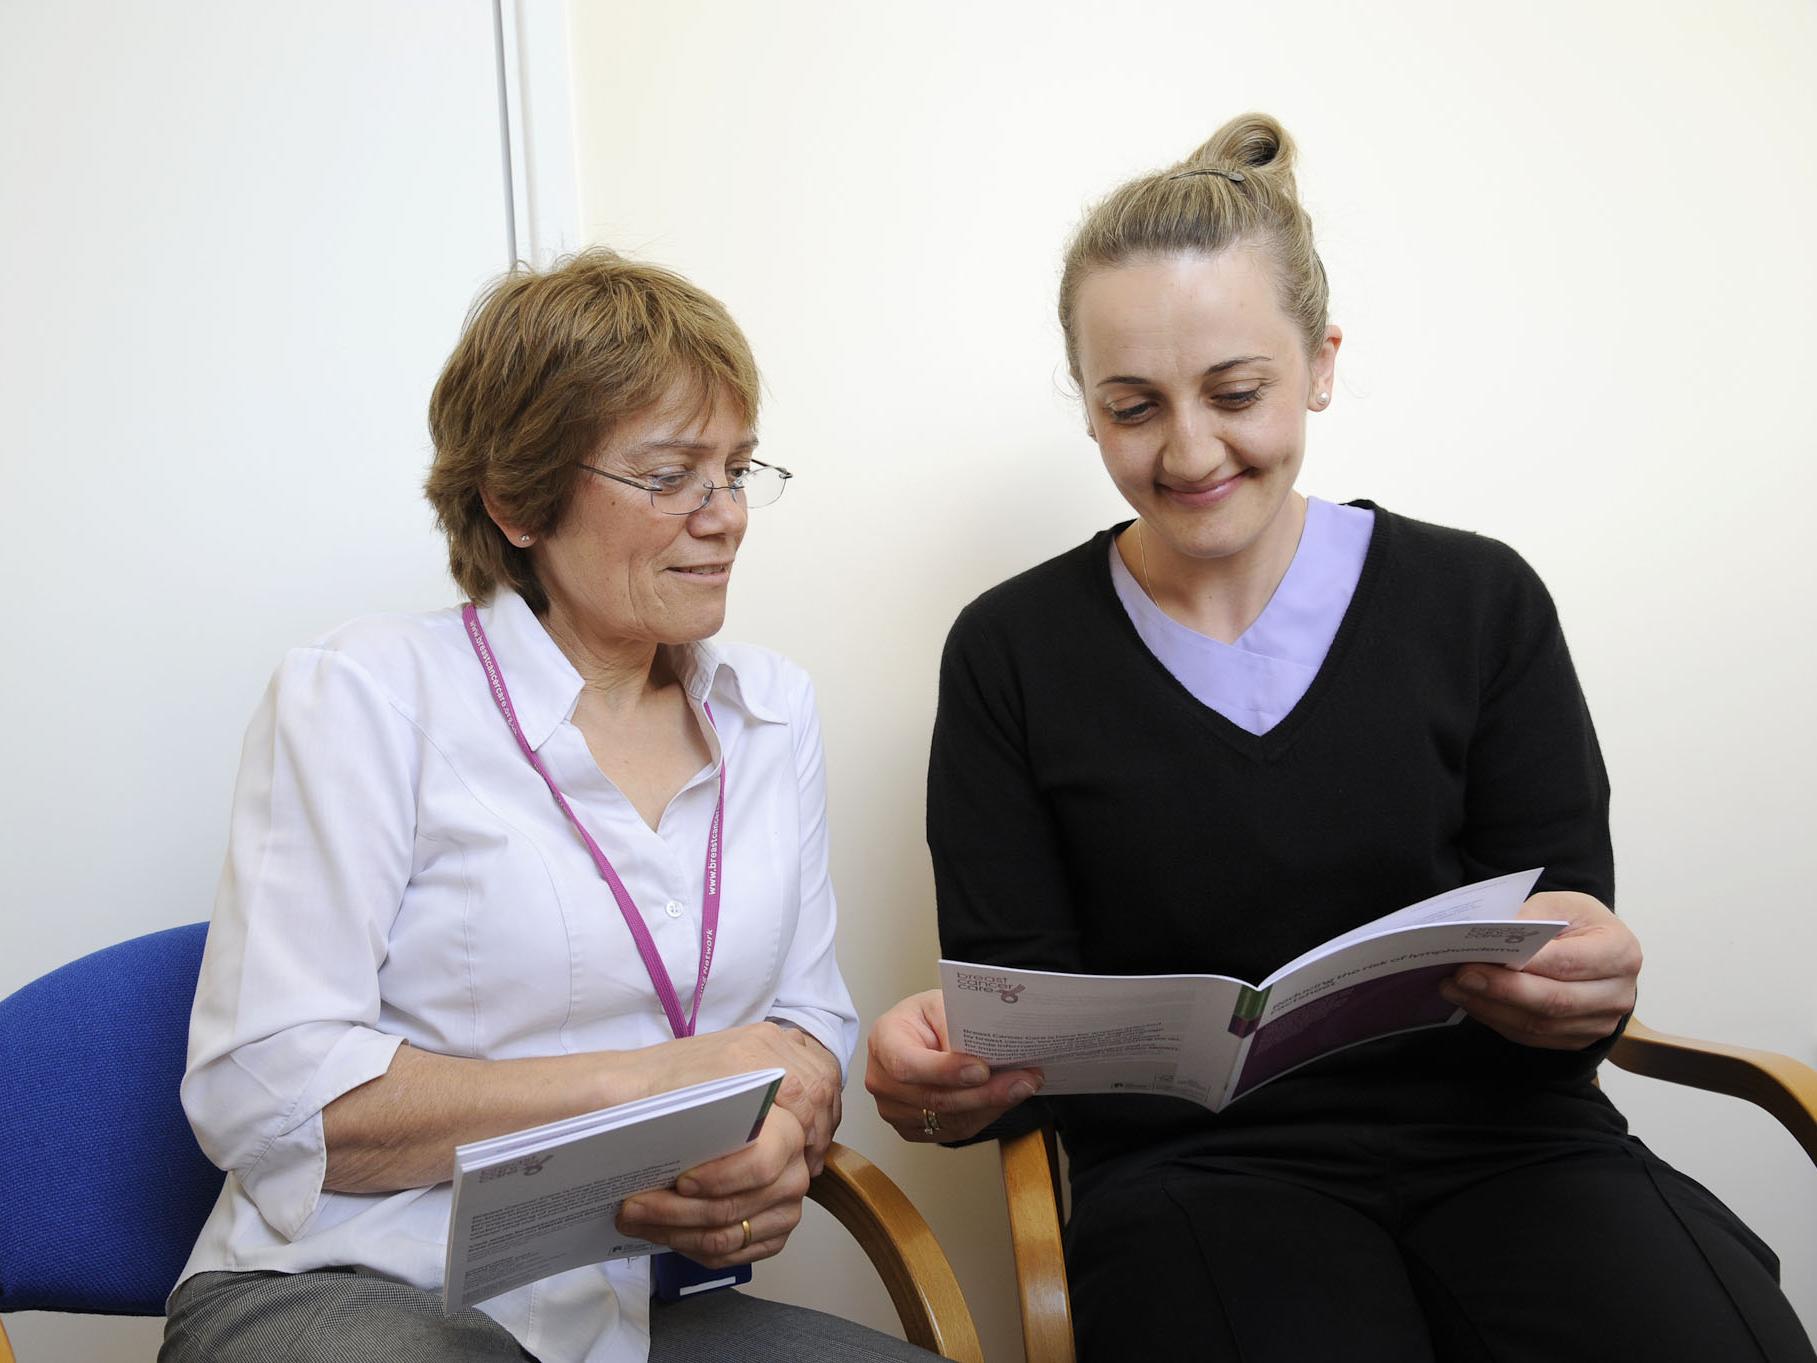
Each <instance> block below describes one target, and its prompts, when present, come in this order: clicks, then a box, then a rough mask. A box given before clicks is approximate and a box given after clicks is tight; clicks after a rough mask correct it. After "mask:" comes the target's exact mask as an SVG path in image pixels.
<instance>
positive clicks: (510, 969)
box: [183, 590, 858, 1363]
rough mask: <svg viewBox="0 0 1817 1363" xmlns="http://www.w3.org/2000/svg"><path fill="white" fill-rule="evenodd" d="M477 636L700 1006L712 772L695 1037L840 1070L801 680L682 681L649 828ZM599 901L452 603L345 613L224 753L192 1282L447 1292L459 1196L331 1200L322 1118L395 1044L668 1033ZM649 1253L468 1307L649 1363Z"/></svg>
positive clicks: (563, 1343) (500, 606) (518, 1327)
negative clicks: (656, 814)
mask: <svg viewBox="0 0 1817 1363" xmlns="http://www.w3.org/2000/svg"><path fill="white" fill-rule="evenodd" d="M480 619H481V622H482V623H483V624H484V626H485V628H486V633H487V635H488V636H489V638H490V639H491V643H492V648H493V651H494V652H495V653H496V654H497V657H498V663H499V666H500V668H501V670H502V672H503V674H504V677H505V682H506V685H507V686H508V687H509V688H510V691H511V697H512V701H513V704H514V705H515V707H516V710H517V715H518V720H519V722H520V724H521V725H522V726H523V730H524V735H525V737H526V739H527V740H528V741H529V742H530V744H531V746H532V747H534V748H535V749H536V750H537V753H538V755H539V756H540V757H541V758H542V760H543V762H544V763H545V764H546V765H547V766H548V768H549V771H550V774H551V775H552V776H553V777H554V778H555V781H556V783H557V784H558V785H559V786H560V787H561V789H562V793H563V794H564V795H566V796H567V798H568V801H569V803H570V804H571V805H572V806H573V807H574V811H575V814H576V815H577V816H578V817H579V818H580V819H581V820H582V822H583V823H585V825H586V826H587V829H588V831H589V832H591V833H592V835H593V837H594V838H595V839H596V840H597V841H598V842H599V844H600V846H601V847H602V848H603V849H604V850H605V852H606V855H607V856H609V857H610V858H611V859H612V864H613V866H614V868H615V869H616V870H617V871H618V873H619V876H620V877H621V879H622V880H623V881H624V883H625V886H626V888H627V889H628V890H629V891H630V893H631V896H632V898H633V899H634V900H635V902H636V903H637V906H638V908H639V910H640V911H641V913H642V915H643V919H644V922H645V923H646V924H647V925H648V927H649V929H650V934H651V936H652V937H653V938H654V940H655V942H656V946H657V949H658V951H659V952H660V953H661V955H662V959H663V962H664V964H665V965H666V966H667V967H668V971H669V976H670V978H671V979H672V980H673V981H674V982H675V986H676V990H677V992H678V994H680V996H681V998H682V1006H683V1009H684V1011H685V1010H686V1009H687V1007H688V1006H689V1004H690V1003H691V1001H692V1000H691V996H692V993H693V986H694V980H695V977H696V974H697V972H698V969H699V960H700V955H699V953H700V909H701V892H702V888H703V886H702V880H703V877H704V874H705V854H706V840H707V829H708V825H709V823H710V821H711V819H712V814H713V808H714V804H715V802H716V799H717V794H718V785H717V782H718V773H719V769H720V764H721V763H722V762H724V763H725V764H726V768H725V770H726V813H725V826H724V830H723V838H724V882H723V891H722V893H723V900H722V905H721V910H720V913H721V917H720V928H719V938H718V944H717V947H716V949H715V952H714V957H713V973H712V976H711V978H710V979H709V981H708V984H707V989H706V995H705V998H704V1000H703V1002H702V1004H701V1015H700V1022H699V1027H698V1030H699V1031H701V1032H709V1031H717V1030H721V1029H723V1028H728V1027H736V1026H740V1025H742V1024H745V1023H750V1022H757V1021H760V1020H761V1019H763V1018H765V1017H775V1018H779V1019H782V1020H785V1021H789V1022H793V1023H795V1024H797V1025H799V1026H800V1027H802V1028H803V1029H805V1030H806V1031H807V1032H809V1033H810V1034H811V1035H813V1036H814V1037H815V1038H816V1039H817V1040H819V1041H820V1042H821V1043H822V1044H824V1045H825V1046H826V1048H827V1049H828V1050H829V1051H831V1052H832V1053H833V1054H834V1055H835V1056H837V1057H839V1060H840V1064H841V1068H842V1069H843V1067H844V1065H845V1064H846V1063H847V1062H848V1061H849V1059H850V1057H851V1054H852V1049H853V1047H854V1045H855V1044H856V1042H857V1038H858V1019H857V1015H856V1013H855V1012H854V1010H853V1007H852V1001H851V996H850V995H849V994H848V993H847V992H846V988H845V984H844V983H843V981H842V980H841V979H840V976H839V967H838V964H837V962H836V961H835V960H834V957H833V927H834V914H835V907H834V901H833V889H832V885H831V884H830V883H829V880H828V876H827V831H826V792H825V778H824V768H823V765H822V757H821V748H820V730H819V722H818V719H817V717H816V714H815V710H814V696H813V688H812V686H811V684H810V683H809V681H808V679H807V676H806V674H804V673H803V672H802V671H801V670H800V669H799V668H797V667H796V666H794V665H793V664H792V663H790V662H788V661H787V660H785V659H783V658H781V657H779V656H778V655H776V654H774V653H770V652H768V651H766V650H763V649H757V648H751V647H749V646H745V645H725V646H722V647H715V646H713V645H709V644H699V645H694V646H693V647H691V648H690V649H688V650H685V651H684V655H683V656H682V657H681V658H680V660H679V661H680V664H681V666H680V667H679V669H678V670H679V671H681V672H682V673H683V675H684V678H685V682H684V684H685V686H686V689H687V692H688V696H689V700H690V704H691V705H692V706H693V707H694V709H695V710H696V713H699V711H700V708H701V706H702V703H703V702H709V703H710V704H711V705H712V710H713V718H714V721H715V723H716V726H717V728H716V729H713V728H709V729H707V733H708V735H709V744H710V746H711V748H712V750H713V760H712V761H711V762H710V763H709V765H708V766H707V767H705V768H703V769H702V770H701V771H700V772H699V773H697V774H696V775H695V777H694V779H693V780H691V781H690V782H689V783H688V784H687V785H686V786H685V787H683V789H682V790H681V791H680V792H679V793H678V794H677V795H676V796H675V798H674V799H673V800H672V801H670V803H669V806H668V808H667V809H666V810H664V812H663V815H662V818H661V820H660V821H659V824H658V827H657V828H656V829H655V830H652V829H651V828H650V827H649V825H647V824H646V823H645V822H644V821H643V819H642V818H641V817H640V816H639V815H638V813H637V812H636V810H635V809H634V808H633V807H632V805H631V804H630V802H629V801H628V800H626V799H625V798H624V796H623V795H621V794H620V793H619V792H618V790H617V789H616V788H615V787H614V786H613V785H612V783H611V782H610V781H608V780H607V779H606V777H605V775H604V774H603V773H602V772H601V771H600V769H599V766H598V764H597V763H596V762H595V761H594V760H593V756H592V754H591V753H590V752H589V751H588V749H587V744H586V740H585V738H584V737H583V736H582V734H581V732H580V730H579V729H577V728H576V727H575V726H574V725H573V724H572V723H571V722H570V717H571V716H572V714H573V711H574V705H575V702H576V700H577V699H578V698H579V696H580V691H581V679H580V676H579V674H578V673H576V672H575V670H574V668H573V667H572V666H571V665H570V664H569V663H568V660H567V658H566V657H565V656H564V655H563V654H562V652H561V650H560V649H559V648H557V647H556V645H555V642H554V640H552V639H551V638H550V637H549V635H548V633H547V632H546V631H545V630H544V629H543V627H542V625H541V623H540V622H539V621H538V620H537V618H536V617H535V615H533V614H532V613H531V611H530V609H529V607H528V606H526V605H525V604H524V602H523V600H522V599H521V598H519V597H518V596H516V595H515V594H513V593H511V592H509V591H505V590H501V591H500V592H499V593H498V595H497V596H496V597H495V598H494V600H493V601H492V602H491V604H490V605H487V606H485V607H483V608H481V610H480ZM672 1038H673V1034H672V1033H671V1032H670V1030H669V1026H668V1022H667V1020H666V1019H665V1017H664V1014H663V1011H662V1007H661V1005H660V1004H659V1003H658V1002H657V999H656V993H655V990H654V988H653V987H652V986H651V983H650V979H649V976H648V974H647V973H646V972H645V969H644V965H643V961H642V959H641V958H640V957H639V956H638V953H637V948H636V945H635V943H634V942H633V940H632V937H631V933H630V931H629V929H628V928H627V927H626V925H625V923H624V921H623V919H622V917H621V916H620V913H619V910H618V907H617V905H616V903H615V902H614V900H613V898H612V894H611V891H610V890H609V889H608V887H607V886H606V884H605V882H604V881H602V880H601V879H600V876H599V872H598V870H597V869H596V868H595V867H594V864H593V862H592V860H591V858H590V857H589V856H588V854H587V851H586V848H585V846H584V844H583V843H582V842H581V840H580V838H579V837H578V836H577V835H576V834H575V832H574V830H573V828H572V826H571V825H570V824H569V823H568V822H567V820H566V819H565V818H564V816H563V815H562V813H561V810H560V809H559V807H558V806H557V805H556V803H555V801H554V799H553V798H552V797H551V796H550V794H549V790H548V787H547V786H545V785H544V784H543V781H542V778H541V777H539V776H538V775H537V774H536V772H535V770H534V769H533V768H532V767H531V766H530V764H529V762H528V761H527V760H526V759H525V758H524V755H523V753H522V752H521V751H519V749H518V747H517V744H516V741H515V740H514V739H513V738H512V736H511V732H510V730H509V729H508V728H507V727H506V725H505V722H504V720H503V718H502V717H501V716H500V714H499V712H498V710H497V708H496V707H495V705H494V703H493V701H492V697H491V693H490V691H489V689H488V687H487V685H486V680H485V674H484V673H483V671H482V670H481V667H480V664H479V661H478V659H477V658H476V657H475V656H474V654H473V650H472V646H471V644H470V643H469V641H468V638H467V634H466V631H465V629H464V628H463V627H462V624H461V619H460V613H459V611H458V610H445V611H438V612H434V613H430V614H426V615H394V616H381V617H374V618H372V619H367V620H359V621H355V622H354V623H352V624H350V625H346V626H344V627H342V628H341V629H339V630H337V631H335V632H334V633H332V634H330V635H328V636H327V637H326V638H324V639H322V640H320V641H319V642H317V643H315V644H313V645H311V646H309V647H307V648H299V649H295V650H293V651H292V652H291V653H290V654H289V656H288V657H286V658H285V660H284V662H283V665H282V666H281V667H280V668H279V669H278V672H277V675H276V676H275V677H274V678H273V680H272V683H271V687H270V689H269V691H268V692H267V693H266V696H265V700H264V703H263V704H262V705H261V706H260V708H259V711H258V713H257V715H255V716H254V718H253V721H252V724H251V727H250V728H249V729H248V731H247V735H246V747H245V752H244V754H243V756H242V759H241V767H240V775H239V781H238V784H237V786H236V788H235V791H234V803H233V820H232V827H231V832H230V836H229V843H228V854H227V864H226V867H225V869H224V870H223V872H222V876H221V886H220V891H219V894H218V896H217V899H216V902H215V910H214V918H213V921H212V923H211V925H210V928H209V933H208V947H207V950H206V952H205V953H204V955H203V959H202V974H201V981H200V984H199V986H198V988H197V991H196V1001H195V1009H194V1012H193V1014H192V1017H191V1020H190V1035H189V1067H188V1072H187V1073H186V1074H185V1076H184V1079H183V1105H184V1108H185V1109H186V1110H187V1112H188V1113H189V1119H190V1122H191V1124H192V1125H193V1126H194V1127H195V1130H196V1136H197V1138H198V1139H199V1140H200V1142H201V1144H202V1148H203V1150H205V1151H206V1152H207V1153H208V1156H209V1158H211V1159H212V1160H213V1161H214V1162H215V1163H216V1164H218V1165H220V1166H221V1167H222V1168H224V1169H226V1170H227V1171H228V1174H227V1180H226V1184H225V1186H224V1187H223V1188H222V1190H221V1196H220V1200H219V1201H218V1202H217V1203H216V1204H215V1208H214V1211H213V1212H212V1213H211V1215H210V1216H209V1219H208V1223H207V1224H206V1226H204V1227H203V1230H202V1235H201V1239H200V1240H199V1241H198V1242H197V1244H196V1248H195V1251H194V1253H192V1254H191V1256H190V1259H189V1263H188V1264H187V1265H186V1266H185V1268H184V1270H183V1277H184V1278H187V1277H189V1276H190V1275H191V1274H194V1273H202V1272H207V1271H210V1270H216V1269H222V1270H231V1271H240V1272H248V1271H256V1270H274V1271H277V1272H300V1271H303V1270H307V1269H313V1268H322V1267H326V1266H330V1265H364V1266H367V1267H370V1268H373V1269H376V1270H378V1271H380V1272H382V1273H386V1274H389V1275H391V1276H393V1277H397V1278H400V1279H402V1280H404V1281H406V1282H409V1283H413V1284H415V1285H416V1286H418V1287H422V1288H426V1289H430V1290H435V1291H439V1290H440V1288H441V1284H442V1268H443V1258H444V1253H445V1246H446V1237H447V1229H448V1204H449V1185H448V1184H445V1183H444V1184H441V1185H439V1186H436V1187H433V1188H414V1189H410V1190H408V1191H405V1192H397V1193H388V1194H353V1193H336V1192H325V1191H324V1190H323V1188H322V1178H323V1174H324V1171H325V1169H326V1167H327V1156H326V1147H325V1145H324V1142H323V1137H322V1109H323V1107H325V1106H326V1105H327V1104H328V1103H329V1102H331V1101H332V1100H333V1099H335V1098H336V1097H338V1096H340V1095H341V1094H343V1093H345V1092H347V1091H348V1090H349V1089H351V1088H354V1087H356V1086H358V1085H360V1084H363V1083H365V1082H366V1081H367V1080H369V1079H373V1078H376V1077H377V1076H379V1075H381V1074H383V1073H384V1072H385V1070H386V1069H387V1067H388V1066H389V1065H390V1063H391V1057H392V1054H393V1052H394V1051H395V1050H396V1049H397V1047H398V1045H399V1044H400V1042H403V1041H409V1042H410V1044H411V1045H413V1046H419V1047H421V1048H422V1049H424V1050H428V1051H436V1052H440V1053H442V1054H445V1055H458V1056H473V1057H480V1058H486V1059H505V1058H509V1057H516V1056H539V1055H556V1054H566V1053H571V1052H576V1051H594V1050H627V1049H633V1048H637V1047H643V1046H649V1045H654V1044H656V1043H658V1042H663V1041H669V1040H671V1039H672ZM649 1291H650V1289H649V1268H648V1260H644V1259H637V1260H632V1261H629V1262H620V1263H615V1264H610V1265H606V1266H603V1267H592V1268H583V1269H576V1270H574V1271H573V1272H570V1273H564V1274H561V1275H558V1276H557V1277H554V1278H550V1279H545V1280H544V1281H542V1282H540V1283H536V1284H533V1285H531V1286H528V1287H524V1288H519V1289H518V1290H516V1291H514V1292H510V1293H507V1294H505V1295H504V1296H500V1297H495V1298H494V1299H492V1300H491V1301H488V1302H486V1303H485V1304H484V1305H483V1306H482V1307H481V1309H482V1310H484V1311H486V1312H487V1313H489V1314H490V1315H492V1316H493V1317H494V1318H495V1319H496V1320H498V1321H499V1322H500V1323H501V1324H502V1325H504V1326H505V1328H506V1329H508V1330H510V1331H511V1333H512V1334H513V1335H515V1336H516V1337H517V1338H518V1340H519V1341H521V1342H522V1344H523V1345H524V1347H525V1348H526V1349H528V1350H529V1351H530V1352H531V1353H533V1354H535V1355H536V1356H537V1357H538V1358H539V1359H541V1360H543V1363H580V1360H587V1361H588V1363H604V1361H605V1360H612V1361H613V1363H617V1361H618V1360H643V1359H644V1358H645V1357H646V1356H647V1354H648V1351H649V1332H648V1325H649Z"/></svg>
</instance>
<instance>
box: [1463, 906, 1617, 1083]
mask: <svg viewBox="0 0 1817 1363" xmlns="http://www.w3.org/2000/svg"><path fill="white" fill-rule="evenodd" d="M1519 916H1520V917H1522V918H1551V919H1564V920H1565V921H1566V922H1568V923H1570V925H1571V926H1570V927H1568V928H1566V929H1565V930H1564V931H1563V932H1561V933H1560V934H1559V935H1558V936H1557V937H1554V938H1553V939H1552V940H1551V941H1550V942H1548V943H1546V945H1545V946H1543V947H1541V948H1540V949H1539V952H1538V953H1537V954H1536V955H1535V956H1534V957H1533V959H1532V960H1531V961H1529V962H1527V964H1526V966H1525V967H1523V968H1522V969H1520V970H1510V969H1508V968H1507V967H1506V966H1500V965H1467V966H1464V967H1462V968H1461V969H1459V970H1458V972H1457V974H1456V975H1454V976H1452V977H1451V978H1450V979H1449V980H1447V981H1445V983H1443V984H1442V985H1440V986H1439V992H1440V993H1441V994H1443V995H1444V996H1445V998H1446V999H1448V1000H1449V1001H1450V1002H1452V1003H1454V1004H1456V1005H1457V1006H1458V1007H1459V1008H1462V1009H1463V1010H1464V1011H1465V1012H1466V1013H1468V1014H1470V1016H1471V1017H1473V1018H1475V1019H1476V1020H1477V1021H1478V1022H1480V1023H1482V1024H1483V1025H1484V1026H1485V1027H1490V1028H1493V1029H1494V1030H1495V1031H1497V1032H1499V1033H1500V1034H1501V1035H1503V1036H1505V1037H1507V1038H1508V1040H1510V1041H1517V1042H1519V1043H1520V1044H1521V1045H1523V1046H1541V1047H1545V1048H1547V1049H1550V1050H1559V1051H1578V1050H1582V1049H1583V1048H1584V1047H1585V1046H1588V1045H1590V1044H1592V1043H1593V1042H1597V1041H1601V1040H1602V1039H1603V1038H1604V1037H1606V1036H1608V1035H1609V1034H1610V1033H1611V1032H1613V1031H1614V1030H1615V1028H1616V1026H1617V1025H1618V1024H1619V1023H1620V1022H1621V1019H1622V1017H1623V1016H1624V1015H1626V1014H1627V1013H1629V1012H1631V1011H1633V1008H1634V991H1635V981H1636V980H1637V979H1639V977H1640V942H1639V940H1638V939H1637V938H1636V937H1635V936H1634V934H1633V933H1632V932H1630V931H1629V930H1628V927H1627V925H1626V924H1625V923H1623V922H1622V921H1621V919H1619V918H1617V917H1616V916H1615V915H1614V914H1613V913H1611V912H1610V911H1609V910H1608V909H1606V908H1604V907H1603V905H1602V904H1601V903H1599V902H1598V901H1597V900H1595V899H1592V898H1591V897H1590V896H1589V895H1587V894H1577V893H1575V892H1571V891H1565V890H1553V891H1548V892H1546V893H1543V894H1536V895H1534V896H1533V897H1532V898H1531V899H1529V900H1528V901H1527V902H1526V903H1525V904H1523V905H1521V908H1520V914H1519Z"/></svg>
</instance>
